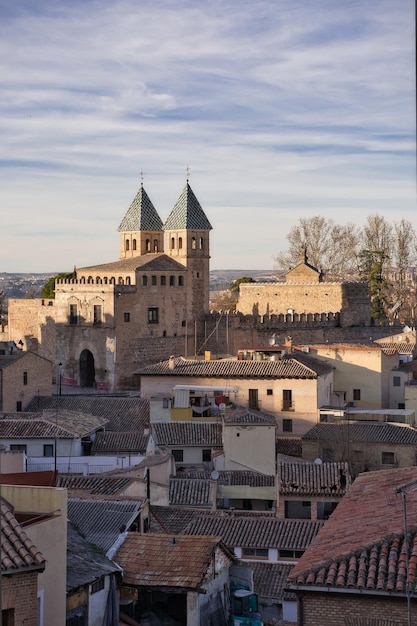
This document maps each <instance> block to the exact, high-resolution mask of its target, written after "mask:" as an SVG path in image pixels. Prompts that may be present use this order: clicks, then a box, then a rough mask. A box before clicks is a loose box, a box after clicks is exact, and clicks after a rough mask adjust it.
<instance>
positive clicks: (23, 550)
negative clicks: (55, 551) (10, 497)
mask: <svg viewBox="0 0 417 626" xmlns="http://www.w3.org/2000/svg"><path fill="white" fill-rule="evenodd" d="M0 507H1V571H2V573H3V574H13V573H14V572H21V571H25V570H28V571H29V570H38V571H40V572H42V571H43V570H44V569H45V559H44V557H43V556H42V554H41V553H40V552H39V550H38V548H37V547H36V546H35V544H34V543H33V542H32V541H31V539H29V537H28V536H27V534H26V533H25V531H24V530H23V528H22V527H21V526H20V524H19V523H18V521H17V520H16V518H15V516H14V515H13V512H12V509H11V508H10V506H9V505H8V504H7V503H6V502H5V501H4V500H2V501H1V504H0Z"/></svg>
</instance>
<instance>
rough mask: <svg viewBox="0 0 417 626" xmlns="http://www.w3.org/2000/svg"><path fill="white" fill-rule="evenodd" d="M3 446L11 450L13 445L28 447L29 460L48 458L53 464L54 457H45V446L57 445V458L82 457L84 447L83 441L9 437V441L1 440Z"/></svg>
mask: <svg viewBox="0 0 417 626" xmlns="http://www.w3.org/2000/svg"><path fill="white" fill-rule="evenodd" d="M0 443H1V445H4V446H6V447H7V449H9V450H10V446H11V445H13V444H19V445H21V444H24V445H26V446H27V448H26V456H27V457H28V458H31V457H40V458H48V459H49V460H50V461H51V462H53V458H52V457H45V455H44V445H52V446H54V450H55V444H57V457H58V458H62V457H70V458H73V457H80V456H81V455H82V452H83V450H82V445H81V439H58V441H55V439H51V438H48V439H24V438H22V437H20V438H16V439H12V438H11V437H8V438H7V439H1V440H0Z"/></svg>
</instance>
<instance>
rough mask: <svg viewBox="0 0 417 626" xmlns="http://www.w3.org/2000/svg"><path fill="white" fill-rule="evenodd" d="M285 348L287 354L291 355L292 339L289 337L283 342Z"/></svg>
mask: <svg viewBox="0 0 417 626" xmlns="http://www.w3.org/2000/svg"><path fill="white" fill-rule="evenodd" d="M284 345H285V348H286V351H287V353H288V354H289V353H291V352H292V337H290V336H289V335H288V336H287V337H285V342H284Z"/></svg>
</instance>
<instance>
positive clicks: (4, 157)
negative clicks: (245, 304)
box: [0, 0, 417, 272]
mask: <svg viewBox="0 0 417 626" xmlns="http://www.w3.org/2000/svg"><path fill="white" fill-rule="evenodd" d="M0 18H1V19H0V54H1V58H2V60H3V63H2V64H1V65H0V81H1V85H2V97H1V99H0V132H1V137H2V141H1V144H0V145H1V148H0V150H1V152H0V166H1V185H0V203H1V204H0V207H1V227H0V228H1V230H0V232H1V246H0V272H12V271H20V272H55V271H57V272H58V271H70V270H71V269H72V268H73V267H74V265H76V266H77V267H81V266H84V265H90V264H95V263H101V262H108V261H112V260H115V259H117V258H118V254H119V238H118V233H117V227H118V225H119V223H120V221H121V220H122V218H123V216H124V214H125V212H126V211H127V209H128V207H129V205H130V203H131V201H132V199H133V198H134V196H135V194H136V192H137V189H138V187H139V185H140V172H141V171H143V175H144V186H145V189H146V191H147V193H148V195H149V197H150V198H151V200H152V201H153V203H154V205H155V207H156V209H157V211H158V212H159V214H160V216H161V218H162V220H165V219H166V217H167V216H168V214H169V212H170V210H171V209H172V207H173V205H174V204H175V202H176V200H177V198H178V196H179V194H180V193H181V190H182V188H183V186H184V184H185V180H186V166H187V165H189V166H190V170H191V176H190V184H191V186H192V188H193V190H194V192H195V194H196V195H197V197H198V199H199V200H200V203H201V204H202V206H203V208H204V210H205V212H206V214H207V216H208V218H209V220H210V221H211V223H212V225H213V231H212V234H211V256H212V259H211V267H212V269H236V268H242V269H268V268H272V267H273V266H274V256H275V255H276V254H277V253H278V252H279V251H284V250H286V249H287V242H286V234H287V233H288V231H289V230H290V228H291V227H292V226H293V225H295V224H296V223H297V222H298V220H299V219H300V218H301V217H309V216H313V215H317V214H320V215H324V216H326V217H329V218H333V219H334V220H335V221H336V222H338V223H346V222H349V221H352V222H354V223H356V224H359V225H360V224H361V223H363V222H364V220H365V219H366V216H367V215H369V214H370V213H375V212H378V213H380V214H382V215H384V217H386V219H387V220H389V221H391V222H393V221H399V220H400V219H402V218H405V219H409V220H411V221H412V222H413V224H414V226H415V227H417V225H416V210H415V209H416V178H415V171H416V170H415V95H414V94H415V81H414V73H415V72H414V50H415V49H414V2H413V0H396V2H392V0H344V1H343V2H342V1H341V0H257V1H256V2H254V1H253V0H252V1H250V2H249V1H246V0H204V1H200V0H175V2H174V1H173V0H165V1H163V0H141V1H140V2H139V1H137V0H136V1H135V0H107V1H106V0H71V1H68V0H39V1H37V2H34V1H33V0H14V1H13V2H11V3H10V2H8V3H6V2H5V0H0Z"/></svg>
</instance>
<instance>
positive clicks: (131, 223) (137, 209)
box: [117, 183, 162, 232]
mask: <svg viewBox="0 0 417 626" xmlns="http://www.w3.org/2000/svg"><path fill="white" fill-rule="evenodd" d="M117 230H118V231H119V232H125V231H139V230H152V231H153V230H162V220H161V218H160V217H159V215H158V213H157V210H156V209H155V207H154V205H153V204H152V202H151V200H150V198H149V196H148V194H147V193H146V191H145V189H144V187H143V183H141V185H140V187H139V191H138V193H137V194H136V196H135V198H134V200H133V202H132V204H131V205H130V207H129V209H128V210H127V213H126V215H125V216H124V218H123V220H122V222H121V224H120V226H119V228H118V229H117Z"/></svg>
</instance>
